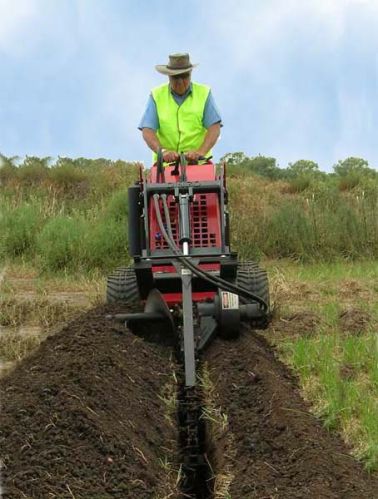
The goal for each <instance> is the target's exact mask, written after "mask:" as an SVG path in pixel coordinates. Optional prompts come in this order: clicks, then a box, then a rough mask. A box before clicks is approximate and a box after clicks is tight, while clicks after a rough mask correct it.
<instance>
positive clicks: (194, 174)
mask: <svg viewBox="0 0 378 499" xmlns="http://www.w3.org/2000/svg"><path fill="white" fill-rule="evenodd" d="M172 173H175V167H174V166H169V167H167V168H165V169H164V175H163V177H162V178H160V179H159V180H158V169H157V166H156V165H154V166H153V167H152V168H151V171H150V174H149V176H148V178H147V182H148V183H159V181H160V182H162V181H163V182H166V183H169V184H177V183H178V182H180V173H179V172H178V171H177V175H175V174H172ZM186 177H187V181H188V182H193V183H203V182H204V181H214V180H216V179H217V175H216V168H215V165H214V164H213V163H211V162H209V163H206V164H200V165H187V166H186ZM167 203H168V207H169V215H170V220H171V226H172V233H173V238H174V241H175V243H176V244H177V246H180V243H179V228H180V227H179V223H180V222H179V209H178V204H177V203H176V200H175V197H174V195H168V196H167ZM161 212H162V208H161ZM190 219H191V242H190V245H191V247H192V248H202V249H204V248H214V249H215V248H217V249H218V250H219V251H221V247H222V241H221V227H220V221H221V213H220V206H219V199H218V196H217V194H215V193H196V194H194V195H193V202H192V203H191V206H190ZM149 220H150V226H149V242H150V244H149V247H150V250H151V252H154V251H156V250H168V245H167V243H166V241H165V239H164V237H163V235H162V234H161V231H160V229H159V224H158V222H157V219H156V213H155V210H154V206H153V203H152V200H151V199H150V203H149ZM199 267H200V268H202V269H203V270H206V271H218V272H219V269H220V264H219V263H218V262H214V263H200V264H199ZM152 272H153V274H154V277H157V276H158V275H159V274H160V275H161V274H165V276H166V277H169V276H172V275H173V274H175V273H176V269H175V267H174V266H173V265H160V264H156V265H152ZM214 295H215V291H194V292H193V295H192V296H193V301H194V302H200V301H205V300H208V299H209V298H210V299H211V298H213V297H214ZM162 296H163V298H164V300H165V301H166V303H167V305H168V306H169V307H172V306H174V305H177V304H180V303H181V302H182V293H181V292H180V291H178V292H173V293H172V292H171V293H164V292H163V293H162Z"/></svg>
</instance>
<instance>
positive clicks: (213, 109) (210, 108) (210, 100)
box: [202, 90, 222, 128]
mask: <svg viewBox="0 0 378 499" xmlns="http://www.w3.org/2000/svg"><path fill="white" fill-rule="evenodd" d="M214 123H220V124H221V125H222V118H221V115H220V113H219V111H218V108H217V105H216V104H215V100H214V97H213V94H212V93H211V90H210V92H209V95H208V97H207V101H206V104H205V109H204V111H203V119H202V124H203V126H204V127H205V128H209V127H210V126H211V125H214Z"/></svg>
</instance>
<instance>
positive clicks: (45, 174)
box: [17, 156, 50, 186]
mask: <svg viewBox="0 0 378 499" xmlns="http://www.w3.org/2000/svg"><path fill="white" fill-rule="evenodd" d="M49 160H50V158H36V157H34V156H26V159H25V160H24V162H23V163H22V165H20V166H19V167H18V172H17V174H18V178H19V179H20V181H21V182H22V183H23V184H24V185H29V186H34V185H38V184H41V183H42V182H43V181H44V180H46V179H48V178H49V174H50V169H49V167H48V163H49Z"/></svg>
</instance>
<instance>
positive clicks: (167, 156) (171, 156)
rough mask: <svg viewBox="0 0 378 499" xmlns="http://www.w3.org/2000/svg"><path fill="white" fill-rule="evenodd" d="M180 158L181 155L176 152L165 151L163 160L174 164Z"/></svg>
mask: <svg viewBox="0 0 378 499" xmlns="http://www.w3.org/2000/svg"><path fill="white" fill-rule="evenodd" d="M178 158H179V155H178V153H177V152H176V151H163V160H164V161H165V162H166V163H173V162H174V161H176V160H177V159H178Z"/></svg>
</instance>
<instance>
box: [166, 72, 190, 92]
mask: <svg viewBox="0 0 378 499" xmlns="http://www.w3.org/2000/svg"><path fill="white" fill-rule="evenodd" d="M169 84H170V86H171V89H172V90H173V91H174V93H175V94H177V95H184V93H185V92H186V91H187V90H188V88H189V85H190V73H182V74H180V75H176V76H170V77H169Z"/></svg>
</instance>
